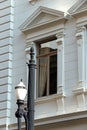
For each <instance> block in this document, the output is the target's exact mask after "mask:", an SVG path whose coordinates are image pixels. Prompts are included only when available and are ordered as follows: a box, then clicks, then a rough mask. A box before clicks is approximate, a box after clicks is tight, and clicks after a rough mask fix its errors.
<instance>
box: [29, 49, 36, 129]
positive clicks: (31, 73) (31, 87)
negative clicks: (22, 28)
mask: <svg viewBox="0 0 87 130" xmlns="http://www.w3.org/2000/svg"><path fill="white" fill-rule="evenodd" d="M35 66H36V65H35V60H34V48H33V47H31V49H30V60H29V64H28V69H29V75H28V95H27V109H28V113H27V119H28V130H34V88H35Z"/></svg>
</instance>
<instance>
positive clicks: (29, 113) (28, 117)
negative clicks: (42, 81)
mask: <svg viewBox="0 0 87 130" xmlns="http://www.w3.org/2000/svg"><path fill="white" fill-rule="evenodd" d="M35 66H36V65H35V60H34V48H33V47H31V49H30V60H29V64H28V69H29V75H28V90H27V89H26V87H25V85H24V84H23V82H22V80H21V82H20V84H18V85H17V86H16V87H15V89H16V96H17V105H18V109H17V111H16V113H15V116H16V117H17V119H18V130H21V118H22V117H24V119H25V126H26V130H34V86H35ZM26 94H27V108H26V109H25V107H24V99H25V97H26Z"/></svg>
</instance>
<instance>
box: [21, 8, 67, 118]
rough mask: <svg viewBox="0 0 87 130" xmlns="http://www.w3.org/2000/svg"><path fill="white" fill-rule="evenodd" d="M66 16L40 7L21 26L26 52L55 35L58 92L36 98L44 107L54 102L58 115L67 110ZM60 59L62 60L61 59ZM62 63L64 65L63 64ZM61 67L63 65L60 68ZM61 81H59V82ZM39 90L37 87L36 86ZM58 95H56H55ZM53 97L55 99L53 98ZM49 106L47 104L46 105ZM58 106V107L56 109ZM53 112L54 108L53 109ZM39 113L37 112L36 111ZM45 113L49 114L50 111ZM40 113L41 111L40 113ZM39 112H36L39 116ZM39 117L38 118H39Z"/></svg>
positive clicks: (37, 102)
mask: <svg viewBox="0 0 87 130" xmlns="http://www.w3.org/2000/svg"><path fill="white" fill-rule="evenodd" d="M65 21H66V18H65V17H64V12H61V11H58V10H54V9H50V8H47V7H42V6H41V7H39V8H38V9H37V10H36V11H35V12H34V13H33V14H32V15H31V16H30V17H29V18H27V20H25V22H24V23H23V24H22V25H21V26H20V29H21V31H22V32H23V33H24V34H25V35H26V54H28V52H29V48H30V46H31V44H32V42H33V43H35V44H34V45H35V48H36V44H37V43H38V41H39V42H40V41H42V40H44V39H49V38H50V37H55V38H56V39H57V40H56V43H57V52H58V54H57V56H58V58H57V62H58V64H57V67H58V71H57V73H59V74H58V79H57V93H56V94H53V95H50V96H46V98H45V97H41V98H39V99H38V98H36V101H35V102H36V106H38V105H40V107H42V106H43V105H42V103H43V104H45V103H48V104H49V103H50V102H52V103H54V104H55V105H54V106H53V107H54V108H53V109H54V110H55V113H56V114H57V115H58V114H60V113H64V112H65V108H64V99H65V94H64V23H65ZM59 59H60V60H59ZM61 65H62V66H61ZM60 67H62V68H61V69H60ZM58 82H59V83H58ZM35 91H36V92H37V88H35ZM55 95H56V96H55ZM51 99H53V100H51ZM46 106H47V105H46ZM55 108H56V109H55ZM52 112H53V110H52ZM36 113H37V112H36ZM43 113H45V115H48V113H49V112H48V113H46V112H43ZM39 114H40V113H39ZM39 114H36V115H37V116H38V117H39V116H40V115H39ZM38 117H37V118H38Z"/></svg>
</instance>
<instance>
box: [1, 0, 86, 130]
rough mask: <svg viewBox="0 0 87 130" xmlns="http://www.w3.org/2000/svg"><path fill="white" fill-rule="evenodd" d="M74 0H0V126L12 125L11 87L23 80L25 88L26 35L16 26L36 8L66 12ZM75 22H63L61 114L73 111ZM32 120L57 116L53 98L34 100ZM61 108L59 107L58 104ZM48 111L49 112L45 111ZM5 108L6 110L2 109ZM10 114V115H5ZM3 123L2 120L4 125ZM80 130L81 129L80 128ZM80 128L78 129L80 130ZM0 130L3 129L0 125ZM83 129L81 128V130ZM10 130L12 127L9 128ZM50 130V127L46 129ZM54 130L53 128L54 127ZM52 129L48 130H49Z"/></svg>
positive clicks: (13, 113)
mask: <svg viewBox="0 0 87 130" xmlns="http://www.w3.org/2000/svg"><path fill="white" fill-rule="evenodd" d="M75 2H77V0H72V1H71V0H68V1H66V0H54V1H53V0H36V2H35V3H34V4H33V3H29V1H28V0H6V1H5V0H1V1H0V8H1V11H0V18H1V20H0V31H1V32H0V97H1V98H0V104H1V107H0V125H1V126H2V125H5V123H6V124H7V125H8V123H9V120H8V119H9V118H10V124H14V123H15V122H16V118H15V111H16V109H17V106H16V97H15V89H14V87H15V86H16V85H17V84H18V83H19V82H20V79H21V78H22V79H23V82H24V83H25V84H26V85H27V68H26V66H27V65H26V52H25V48H26V47H25V46H26V36H25V35H24V34H23V33H22V32H21V30H20V29H19V27H20V25H21V24H22V23H23V22H24V21H25V20H26V19H27V18H28V17H29V16H30V15H31V14H32V13H33V12H34V11H35V10H36V9H37V8H38V7H39V6H45V7H49V8H52V9H57V10H60V11H64V12H67V10H68V9H69V8H70V7H71V6H72V5H73V4H74V3H75ZM75 35H76V21H75V18H71V19H69V20H67V21H66V23H65V41H64V64H65V68H64V69H65V75H64V77H65V86H64V92H65V95H66V97H65V99H64V104H65V107H64V113H65V114H67V113H72V112H76V111H77V108H78V103H77V100H76V97H75V95H74V93H73V90H74V89H75V88H77V84H78V66H77V62H78V54H77V40H76V36H75ZM35 105H36V107H35V118H36V119H39V118H43V117H44V118H45V117H49V116H57V115H59V114H63V113H60V111H59V112H58V106H57V101H56V100H55V97H54V98H53V99H52V100H51V98H50V99H48V100H46V99H45V100H44V99H43V100H42V101H40V100H39V101H36V103H35ZM60 105H61V104H60ZM49 108H50V109H49ZM5 109H6V110H5ZM9 113H10V114H9ZM4 120H6V121H5V122H4ZM81 127H82V128H83V126H81ZM81 127H80V129H82V128H81ZM3 128H4V130H5V129H6V127H5V126H3ZM7 128H8V126H7ZM85 128H86V126H85V127H84V130H85ZM11 129H12V128H11ZM50 129H51V128H50ZM53 129H54V130H56V129H57V128H54V127H53ZM53 129H52V130H53ZM66 129H67V130H68V129H71V130H74V129H79V126H78V125H77V126H76V127H72V128H71V127H66V128H65V127H64V128H63V127H62V128H59V130H66Z"/></svg>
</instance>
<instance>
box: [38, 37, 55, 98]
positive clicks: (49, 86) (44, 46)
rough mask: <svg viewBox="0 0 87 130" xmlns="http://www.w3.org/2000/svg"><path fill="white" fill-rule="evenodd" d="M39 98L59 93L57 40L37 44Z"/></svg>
mask: <svg viewBox="0 0 87 130" xmlns="http://www.w3.org/2000/svg"><path fill="white" fill-rule="evenodd" d="M37 66H38V67H37V79H38V80H37V81H38V83H37V87H38V97H42V96H48V95H51V94H55V93H57V43H56V39H55V40H51V41H44V42H42V41H41V42H39V43H37Z"/></svg>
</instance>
